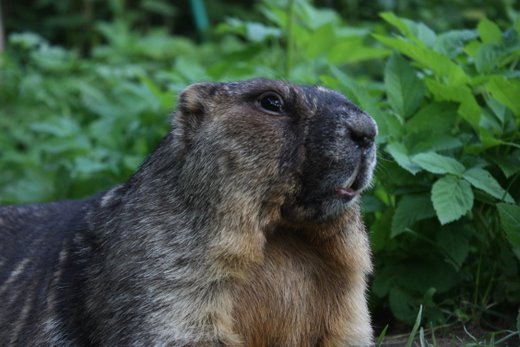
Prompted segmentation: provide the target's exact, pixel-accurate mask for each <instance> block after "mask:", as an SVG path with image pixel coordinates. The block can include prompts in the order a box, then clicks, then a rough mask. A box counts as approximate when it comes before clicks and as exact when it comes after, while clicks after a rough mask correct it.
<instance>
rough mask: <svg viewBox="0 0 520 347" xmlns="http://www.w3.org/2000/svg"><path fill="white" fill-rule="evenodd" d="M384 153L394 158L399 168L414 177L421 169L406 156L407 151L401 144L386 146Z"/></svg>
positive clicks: (394, 143)
mask: <svg viewBox="0 0 520 347" xmlns="http://www.w3.org/2000/svg"><path fill="white" fill-rule="evenodd" d="M386 151H387V152H388V153H390V155H391V156H392V157H393V158H394V160H395V161H396V162H397V164H399V166H400V167H402V168H403V169H405V170H407V171H408V172H410V173H411V174H412V175H415V174H416V173H418V172H419V171H421V168H420V167H419V166H418V165H417V164H415V163H414V162H413V161H412V160H411V159H410V156H409V155H408V150H407V149H406V147H405V146H404V145H403V144H402V143H398V142H393V143H390V144H388V146H386Z"/></svg>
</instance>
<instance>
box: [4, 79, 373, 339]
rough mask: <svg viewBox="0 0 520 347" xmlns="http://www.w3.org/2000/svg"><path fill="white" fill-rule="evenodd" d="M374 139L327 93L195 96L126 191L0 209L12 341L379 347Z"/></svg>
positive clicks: (266, 83) (210, 90)
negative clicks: (370, 205) (364, 217)
mask: <svg viewBox="0 0 520 347" xmlns="http://www.w3.org/2000/svg"><path fill="white" fill-rule="evenodd" d="M376 131H377V130H376V126H375V123H374V122H373V121H372V119H371V118H370V117H369V116H367V115H366V114H365V113H364V112H363V111H361V110H360V109H359V108H358V107H356V106H355V105H354V104H352V103H351V102H350V101H348V100H347V99H346V98H345V97H343V96H342V95H340V94H338V93H336V92H334V91H331V90H328V89H325V88H322V87H312V86H298V85H293V84H289V83H285V82H280V81H271V80H265V79H257V80H251V81H242V82H233V83H200V84H195V85H192V86H190V87H188V88H187V89H186V90H185V91H184V92H183V93H182V94H181V97H180V100H179V105H178V110H177V113H176V115H175V117H174V118H173V121H172V129H171V132H170V133H169V134H168V135H167V136H166V137H165V138H164V139H163V141H162V142H161V143H160V145H159V146H158V148H157V149H156V150H155V151H154V152H153V153H152V154H151V155H150V156H149V158H148V159H147V160H146V161H145V162H144V164H143V165H142V166H141V167H140V168H139V170H138V171H137V172H136V173H135V174H134V176H132V178H130V180H129V181H128V182H126V183H125V184H123V185H121V186H118V187H115V188H113V189H111V190H109V191H107V192H105V193H101V194H99V195H96V196H94V197H92V198H89V199H86V200H81V201H64V202H59V203H49V204H34V205H26V206H7V207H2V208H0V307H1V309H0V345H2V346H3V345H8V346H10V345H13V346H266V347H267V346H295V347H296V346H366V345H370V344H371V343H372V330H371V327H370V318H369V314H368V310H367V305H366V298H365V290H366V282H365V281H366V276H367V274H368V273H369V272H370V271H371V261H370V251H369V246H368V241H367V235H366V232H365V229H364V226H363V223H362V221H361V218H360V213H359V207H358V200H359V194H360V193H361V192H362V190H363V189H365V188H366V186H367V185H368V184H369V182H370V180H371V177H372V171H373V168H374V165H375V146H374V137H375V135H376Z"/></svg>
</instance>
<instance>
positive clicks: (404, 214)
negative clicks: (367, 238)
mask: <svg viewBox="0 0 520 347" xmlns="http://www.w3.org/2000/svg"><path fill="white" fill-rule="evenodd" d="M433 216H435V210H434V209H433V205H432V202H431V199H430V196H429V195H428V194H421V195H405V196H403V197H402V198H401V200H399V203H398V204H397V207H396V209H395V213H394V217H393V219H392V233H391V234H390V237H395V236H397V235H399V234H401V233H403V232H404V231H405V229H406V228H408V227H409V226H410V225H412V224H413V223H415V222H417V221H419V220H422V219H426V218H430V217H433Z"/></svg>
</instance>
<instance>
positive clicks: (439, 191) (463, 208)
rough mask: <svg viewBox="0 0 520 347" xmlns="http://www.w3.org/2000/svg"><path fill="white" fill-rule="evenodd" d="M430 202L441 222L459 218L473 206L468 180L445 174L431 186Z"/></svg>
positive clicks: (444, 222)
mask: <svg viewBox="0 0 520 347" xmlns="http://www.w3.org/2000/svg"><path fill="white" fill-rule="evenodd" d="M432 202H433V207H434V208H435V212H437V217H438V218H439V221H440V222H441V224H446V223H449V222H452V221H454V220H457V219H459V218H460V217H462V216H463V215H464V214H465V213H467V212H468V211H469V210H471V208H472V207H473V191H472V190H471V186H470V184H469V183H468V182H466V181H464V180H462V179H459V178H457V177H455V176H445V177H442V178H440V179H439V180H437V182H435V183H434V184H433V187H432Z"/></svg>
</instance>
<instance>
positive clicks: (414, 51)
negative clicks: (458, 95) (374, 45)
mask: <svg viewBox="0 0 520 347" xmlns="http://www.w3.org/2000/svg"><path fill="white" fill-rule="evenodd" d="M374 37H375V38H376V39H377V40H378V41H379V42H382V43H383V44H384V45H386V46H389V47H392V48H394V49H396V50H397V51H398V52H400V53H402V54H404V55H406V56H408V57H410V58H412V59H413V60H415V61H416V62H418V63H419V64H420V65H422V66H423V67H425V68H428V69H430V70H432V71H433V72H434V73H435V74H437V75H439V76H442V77H446V78H447V79H448V83H450V84H452V85H461V84H466V83H469V82H470V79H469V77H468V75H466V73H465V72H464V70H463V69H462V68H461V67H460V66H459V65H457V64H456V63H454V62H453V61H451V60H450V58H448V57H447V56H445V55H442V54H440V53H438V52H436V51H434V50H433V49H431V48H428V47H425V46H424V45H420V44H418V43H417V42H410V41H408V40H406V39H404V38H402V37H399V38H393V37H388V36H383V35H374Z"/></svg>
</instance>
